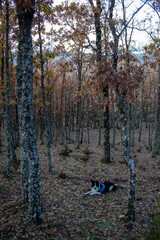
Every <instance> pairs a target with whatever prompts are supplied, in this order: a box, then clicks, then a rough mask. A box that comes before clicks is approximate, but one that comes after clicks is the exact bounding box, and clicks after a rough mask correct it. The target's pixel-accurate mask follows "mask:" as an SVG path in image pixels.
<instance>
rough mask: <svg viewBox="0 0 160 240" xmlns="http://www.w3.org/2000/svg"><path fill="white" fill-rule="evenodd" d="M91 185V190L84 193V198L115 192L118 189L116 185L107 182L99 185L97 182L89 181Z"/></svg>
mask: <svg viewBox="0 0 160 240" xmlns="http://www.w3.org/2000/svg"><path fill="white" fill-rule="evenodd" d="M91 183H92V190H91V191H89V192H86V193H85V195H84V196H86V195H94V194H102V193H108V192H111V191H115V190H117V188H118V186H117V184H114V183H112V182H109V181H105V182H103V183H100V182H98V181H93V180H91Z"/></svg>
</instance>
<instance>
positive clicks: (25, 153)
mask: <svg viewBox="0 0 160 240" xmlns="http://www.w3.org/2000/svg"><path fill="white" fill-rule="evenodd" d="M22 3H23V1H22ZM22 3H21V4H19V5H18V6H17V17H18V21H19V45H18V58H17V96H18V105H19V107H18V114H19V124H20V136H21V144H22V188H23V200H24V201H25V202H26V203H28V212H29V219H30V220H31V221H33V222H34V223H37V224H38V223H41V222H42V215H41V203H40V171H39V156H38V152H37V147H36V138H35V130H34V119H33V112H32V105H33V104H32V98H33V49H32V37H31V27H32V20H33V15H34V6H35V1H31V3H32V6H29V9H25V8H24V7H23V5H22Z"/></svg>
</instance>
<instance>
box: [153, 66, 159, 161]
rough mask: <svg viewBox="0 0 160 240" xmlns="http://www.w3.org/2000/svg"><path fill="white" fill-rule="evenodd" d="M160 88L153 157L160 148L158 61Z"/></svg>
mask: <svg viewBox="0 0 160 240" xmlns="http://www.w3.org/2000/svg"><path fill="white" fill-rule="evenodd" d="M158 72H159V79H158V88H157V113H156V131H155V139H154V146H153V157H156V155H157V154H158V152H159V150H160V63H158Z"/></svg>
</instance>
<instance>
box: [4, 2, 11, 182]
mask: <svg viewBox="0 0 160 240" xmlns="http://www.w3.org/2000/svg"><path fill="white" fill-rule="evenodd" d="M8 35H9V2H8V0H6V56H5V59H6V146H7V168H6V176H7V177H10V167H11V160H12V152H11V118H10V75H9V40H8Z"/></svg>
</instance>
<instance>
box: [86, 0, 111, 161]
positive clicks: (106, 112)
mask: <svg viewBox="0 0 160 240" xmlns="http://www.w3.org/2000/svg"><path fill="white" fill-rule="evenodd" d="M88 1H89V3H90V5H91V7H92V11H93V13H94V18H95V21H94V22H95V29H96V56H97V64H98V65H99V64H100V62H101V58H102V36H101V35H102V31H101V21H100V17H101V11H102V6H101V1H100V0H96V4H97V6H96V7H95V6H94V3H93V0H88ZM103 92H104V96H105V97H106V98H107V99H109V89H108V85H106V86H105V88H104V90H103ZM104 162H106V163H110V162H111V160H110V132H109V101H108V104H107V105H106V106H105V107H104Z"/></svg>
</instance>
